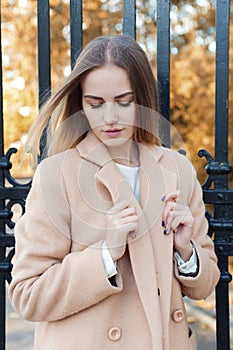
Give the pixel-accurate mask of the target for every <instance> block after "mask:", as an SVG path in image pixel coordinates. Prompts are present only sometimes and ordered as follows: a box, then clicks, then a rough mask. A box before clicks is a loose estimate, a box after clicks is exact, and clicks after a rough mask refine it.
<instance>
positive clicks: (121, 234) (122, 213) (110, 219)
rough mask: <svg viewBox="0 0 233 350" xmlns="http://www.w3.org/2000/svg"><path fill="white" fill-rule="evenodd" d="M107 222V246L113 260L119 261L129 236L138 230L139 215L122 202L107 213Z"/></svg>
mask: <svg viewBox="0 0 233 350" xmlns="http://www.w3.org/2000/svg"><path fill="white" fill-rule="evenodd" d="M106 221H107V234H106V244H107V247H108V250H109V253H110V254H111V257H112V259H113V260H114V261H117V260H118V259H120V258H121V257H122V256H123V255H124V253H125V248H126V242H127V235H128V234H129V232H132V231H134V230H135V229H136V228H137V221H138V215H137V214H136V210H135V208H134V207H132V206H130V205H128V203H127V202H126V201H123V200H122V201H120V202H119V203H117V204H116V205H114V206H113V207H112V208H111V209H110V210H109V211H108V212H107V215H106Z"/></svg>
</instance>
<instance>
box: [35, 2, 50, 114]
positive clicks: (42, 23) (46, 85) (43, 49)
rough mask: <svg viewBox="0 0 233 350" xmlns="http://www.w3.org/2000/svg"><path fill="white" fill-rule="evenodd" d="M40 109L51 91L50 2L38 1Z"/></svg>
mask: <svg viewBox="0 0 233 350" xmlns="http://www.w3.org/2000/svg"><path fill="white" fill-rule="evenodd" d="M37 21H38V70H39V78H38V79H39V107H41V105H42V103H43V102H44V100H45V98H46V97H48V96H49V94H50V91H51V67H50V17H49V0H37Z"/></svg>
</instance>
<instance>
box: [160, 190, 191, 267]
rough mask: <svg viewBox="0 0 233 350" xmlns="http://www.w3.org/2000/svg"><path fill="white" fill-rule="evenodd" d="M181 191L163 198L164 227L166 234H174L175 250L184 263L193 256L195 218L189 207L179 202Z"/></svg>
mask: <svg viewBox="0 0 233 350" xmlns="http://www.w3.org/2000/svg"><path fill="white" fill-rule="evenodd" d="M179 194H180V192H179V191H176V192H172V193H169V194H167V195H166V196H164V197H163V198H162V200H163V201H164V203H165V205H164V210H163V214H162V220H163V221H162V225H163V227H164V234H166V235H168V234H171V233H173V237H174V249H175V250H176V251H177V253H178V254H179V255H180V257H181V258H182V259H183V260H184V261H188V260H189V259H190V257H191V255H192V252H193V251H192V244H191V241H190V239H191V237H192V228H193V223H194V218H193V216H192V214H191V211H190V209H189V207H187V206H186V205H183V204H181V203H179V202H178V198H179Z"/></svg>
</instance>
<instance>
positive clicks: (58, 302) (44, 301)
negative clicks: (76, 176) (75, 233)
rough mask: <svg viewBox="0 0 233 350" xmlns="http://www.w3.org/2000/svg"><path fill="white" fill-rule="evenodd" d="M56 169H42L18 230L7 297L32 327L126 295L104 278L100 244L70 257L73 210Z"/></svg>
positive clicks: (47, 163)
mask: <svg viewBox="0 0 233 350" xmlns="http://www.w3.org/2000/svg"><path fill="white" fill-rule="evenodd" d="M58 168H59V167H56V166H55V167H54V166H53V167H52V168H51V166H50V160H49V159H48V160H45V161H43V162H42V163H41V165H40V166H39V167H38V169H37V171H36V173H35V175H34V178H33V184H32V188H31V190H30V192H29V195H28V197H27V202H26V212H25V214H24V215H23V216H22V217H21V218H20V219H19V220H18V222H17V224H16V227H15V238H16V254H15V257H14V260H13V271H12V282H11V284H10V286H9V297H10V300H11V302H12V304H13V306H14V308H15V309H16V310H17V311H18V312H19V313H20V314H22V316H23V317H24V318H25V319H28V320H30V321H37V322H38V321H39V322H43V321H55V320H59V319H62V318H65V317H67V316H70V315H72V314H75V313H78V312H79V311H81V310H84V309H86V308H89V307H91V306H93V305H95V304H97V303H99V302H101V301H102V300H104V299H105V298H107V297H108V296H110V295H113V294H115V293H119V292H120V291H121V290H122V281H121V277H120V276H119V274H118V277H117V278H118V280H117V285H118V287H114V286H112V285H111V284H110V283H109V281H108V279H107V277H106V274H105V271H104V266H103V261H102V255H101V249H98V247H99V248H100V247H101V245H102V241H101V242H96V243H95V246H89V247H86V248H85V249H83V250H82V251H78V252H71V249H70V248H71V243H72V241H71V239H70V208H69V205H68V202H67V201H66V199H65V194H64V186H62V179H61V176H60V175H58V174H59V169H58ZM56 174H57V175H56ZM57 179H60V181H61V183H60V184H58V183H57ZM47 199H48V200H47ZM53 199H55V202H54V200H53ZM51 201H52V202H51ZM50 205H51V207H50Z"/></svg>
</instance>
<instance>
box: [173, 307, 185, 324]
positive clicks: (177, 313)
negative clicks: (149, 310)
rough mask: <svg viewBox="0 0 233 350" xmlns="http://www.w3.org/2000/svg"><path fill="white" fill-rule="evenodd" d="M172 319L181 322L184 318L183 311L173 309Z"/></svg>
mask: <svg viewBox="0 0 233 350" xmlns="http://www.w3.org/2000/svg"><path fill="white" fill-rule="evenodd" d="M172 318H173V321H175V322H181V321H183V319H184V312H183V310H180V309H178V310H175V311H174V312H173V315H172Z"/></svg>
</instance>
